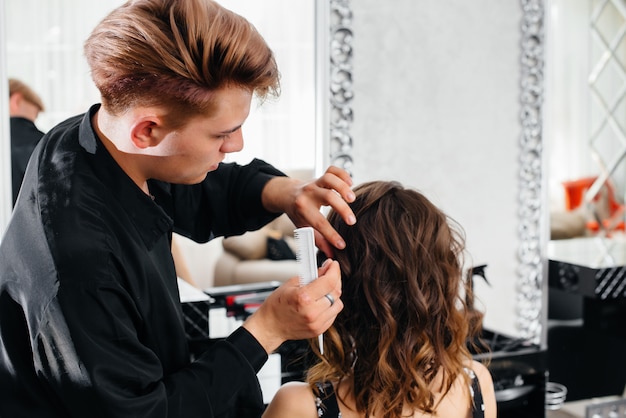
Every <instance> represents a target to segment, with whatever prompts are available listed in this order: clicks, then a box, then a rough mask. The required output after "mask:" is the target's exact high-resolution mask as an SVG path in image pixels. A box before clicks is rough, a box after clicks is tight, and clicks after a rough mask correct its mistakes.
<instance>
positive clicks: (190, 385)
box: [0, 105, 282, 418]
mask: <svg viewBox="0 0 626 418" xmlns="http://www.w3.org/2000/svg"><path fill="white" fill-rule="evenodd" d="M97 109H98V105H96V106H94V107H92V108H91V109H90V111H89V112H88V113H87V114H85V115H84V116H77V117H74V118H71V119H69V120H67V121H65V122H63V123H61V124H60V125H58V126H57V127H55V128H53V129H52V130H51V131H50V132H49V133H48V134H47V135H46V136H45V137H44V140H43V141H41V143H40V145H39V146H38V147H37V149H36V150H35V152H34V153H33V159H32V162H31V164H30V165H29V168H28V170H27V173H26V176H25V177H24V182H23V185H22V193H21V194H20V197H19V199H18V201H17V204H16V208H15V211H14V213H13V216H12V218H11V220H10V222H9V225H8V228H7V231H6V233H5V235H4V238H3V240H2V242H1V243H0V416H2V417H4V416H6V417H12V418H14V417H131V416H132V417H142V418H146V417H186V418H187V417H196V416H198V417H200V416H202V417H223V416H241V417H243V416H245V417H248V416H250V417H254V416H260V414H261V412H262V408H263V401H262V396H261V392H260V388H259V384H258V381H257V379H256V372H257V371H258V370H259V369H260V367H261V366H262V365H263V364H264V362H265V360H266V359H267V355H266V353H265V351H264V350H263V348H262V347H261V346H260V345H259V343H258V342H257V341H256V340H255V339H254V337H252V335H250V334H249V333H248V332H247V331H246V330H244V329H243V328H241V329H239V330H237V331H236V332H235V333H233V335H231V336H230V337H228V338H227V339H226V340H224V341H221V342H218V343H216V344H213V345H212V346H211V348H210V349H209V350H208V351H207V352H205V353H204V354H202V355H200V356H199V357H198V358H197V359H196V360H195V361H193V362H191V360H190V354H189V348H188V344H187V341H186V339H185V333H184V326H183V320H182V313H181V305H180V301H179V296H178V288H177V282H176V274H175V271H174V264H173V261H172V257H171V252H170V240H171V231H172V230H175V231H176V232H178V233H180V234H182V235H185V236H187V237H189V238H191V239H194V240H196V241H199V242H203V241H207V240H209V239H211V238H212V237H213V236H215V235H224V234H237V233H241V232H243V231H245V230H248V229H254V228H258V227H260V226H262V225H264V224H265V223H267V222H268V221H269V220H271V219H273V218H274V217H275V216H276V214H272V213H268V212H267V211H265V210H264V209H263V207H262V204H261V197H260V196H261V190H262V188H263V186H264V185H265V183H266V182H267V180H269V179H270V178H271V177H273V176H275V175H282V173H280V172H279V171H278V170H276V169H274V168H273V167H272V166H270V165H268V164H267V163H264V162H262V161H260V160H254V161H253V162H251V163H250V164H249V165H247V166H239V165H235V164H222V165H221V166H220V167H219V168H218V170H216V171H214V172H211V173H209V175H208V176H207V178H206V180H205V181H204V182H203V183H201V184H198V185H193V186H181V185H170V184H165V183H161V182H154V181H150V182H149V188H150V193H151V194H152V195H153V196H154V197H153V198H151V197H150V196H148V195H146V194H145V193H143V192H142V191H141V190H140V188H139V187H137V186H136V185H135V183H133V182H132V180H131V179H130V178H129V177H128V176H127V175H126V174H125V173H124V172H123V171H122V169H121V168H120V167H119V166H118V165H117V164H116V162H115V161H114V160H113V158H112V157H111V155H110V154H109V153H108V152H107V150H106V149H105V147H104V146H103V145H102V143H101V142H100V140H99V139H98V138H97V137H96V135H95V133H94V130H93V127H92V126H91V115H93V114H94V113H95V112H96V111H97Z"/></svg>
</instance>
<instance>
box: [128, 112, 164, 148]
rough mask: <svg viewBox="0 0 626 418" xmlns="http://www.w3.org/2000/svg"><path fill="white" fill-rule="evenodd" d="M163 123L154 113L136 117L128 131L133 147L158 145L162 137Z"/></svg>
mask: <svg viewBox="0 0 626 418" xmlns="http://www.w3.org/2000/svg"><path fill="white" fill-rule="evenodd" d="M162 128H163V124H162V121H161V118H159V117H158V116H156V115H145V116H141V117H140V118H138V119H137V120H136V121H135V123H134V124H133V126H132V128H131V132H130V137H131V140H132V141H133V144H134V145H135V147H137V148H139V149H146V148H150V147H155V146H157V145H159V143H160V142H161V140H162V139H163V129H162Z"/></svg>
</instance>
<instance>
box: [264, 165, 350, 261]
mask: <svg viewBox="0 0 626 418" xmlns="http://www.w3.org/2000/svg"><path fill="white" fill-rule="evenodd" d="M351 186H352V179H351V178H350V175H349V174H348V172H347V171H345V170H343V169H341V168H339V167H334V166H331V167H329V168H328V169H327V170H326V172H325V173H324V174H323V175H322V176H321V177H320V178H318V179H316V180H313V181H310V182H303V181H299V180H296V179H292V178H289V177H276V178H273V179H272V180H270V181H269V182H267V184H266V186H265V188H264V189H263V195H262V201H263V206H264V207H265V208H266V209H267V210H269V211H272V212H285V213H286V214H287V216H289V218H290V219H291V220H292V221H293V223H294V224H295V225H296V226H298V227H301V226H311V227H313V229H315V231H316V233H315V244H316V245H317V247H318V248H319V249H320V250H321V251H323V252H324V254H326V256H328V257H332V255H333V247H334V248H338V249H343V248H345V246H346V243H345V242H344V240H343V238H342V237H341V235H339V233H338V232H337V231H335V229H334V228H333V227H332V226H331V225H330V223H328V221H327V220H326V217H325V216H324V215H323V214H322V213H321V212H320V208H321V207H322V206H330V207H332V208H333V209H334V210H335V211H336V212H337V213H339V215H340V216H341V217H342V218H343V220H344V221H345V222H346V223H347V224H348V225H353V224H354V223H355V222H356V217H355V216H354V212H352V209H350V206H349V205H348V203H350V202H353V201H354V193H353V192H352V189H351Z"/></svg>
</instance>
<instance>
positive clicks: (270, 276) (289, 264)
mask: <svg viewBox="0 0 626 418" xmlns="http://www.w3.org/2000/svg"><path fill="white" fill-rule="evenodd" d="M294 229H295V226H294V224H293V222H291V220H290V219H289V218H288V217H287V215H281V216H279V217H278V218H276V219H274V220H273V221H272V222H270V223H269V224H267V225H265V226H264V227H262V228H261V229H258V230H256V231H250V232H246V233H245V234H243V235H237V236H232V237H228V238H224V239H223V240H222V246H223V252H222V254H221V255H220V256H219V257H218V258H217V261H216V263H215V273H214V282H213V285H214V286H229V285H241V284H250V283H258V282H270V281H279V282H284V281H286V280H287V279H289V278H291V277H294V276H297V275H298V264H297V261H296V256H295V244H294V238H293V230H294Z"/></svg>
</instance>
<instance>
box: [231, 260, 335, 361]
mask: <svg viewBox="0 0 626 418" xmlns="http://www.w3.org/2000/svg"><path fill="white" fill-rule="evenodd" d="M326 294H330V296H332V298H333V299H334V301H335V302H334V304H332V305H331V304H330V300H329V299H328V298H327V297H326V296H325V295H326ZM340 296H341V271H340V270H339V263H337V262H336V261H332V260H330V259H329V260H327V261H326V262H325V263H324V265H323V266H322V267H321V268H320V269H319V277H318V278H317V279H316V280H313V281H312V282H311V283H309V284H307V285H306V286H303V287H300V285H299V280H298V278H297V277H293V278H291V279H290V280H288V281H287V282H285V283H284V284H283V285H282V286H280V287H279V288H278V289H276V290H274V292H272V294H270V296H269V297H268V298H267V299H266V300H265V302H264V303H263V304H262V305H261V307H259V309H257V311H256V312H255V313H254V314H252V316H250V317H249V318H248V319H247V320H246V322H245V323H244V324H243V326H244V328H246V329H247V330H248V331H249V332H250V333H251V334H252V335H253V336H254V337H255V338H256V339H257V341H258V342H259V343H260V344H261V345H262V346H263V348H265V351H267V353H268V354H269V353H272V352H273V351H274V350H276V349H277V348H278V347H279V346H280V345H281V344H282V343H283V342H285V341H287V340H302V339H307V338H313V337H315V336H317V335H320V334H322V333H323V332H324V331H326V330H327V329H328V328H329V327H330V326H331V325H332V323H333V321H334V320H335V318H336V317H337V314H338V313H339V312H340V311H341V310H342V309H343V302H341V300H340V299H339V298H340Z"/></svg>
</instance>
